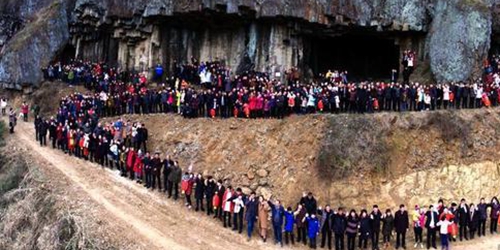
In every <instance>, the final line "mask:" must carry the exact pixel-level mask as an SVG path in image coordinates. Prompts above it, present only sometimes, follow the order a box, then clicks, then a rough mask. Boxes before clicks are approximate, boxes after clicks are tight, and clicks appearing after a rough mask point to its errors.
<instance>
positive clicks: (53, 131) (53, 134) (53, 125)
mask: <svg viewBox="0 0 500 250" xmlns="http://www.w3.org/2000/svg"><path fill="white" fill-rule="evenodd" d="M49 138H50V140H51V141H52V148H56V147H57V143H56V142H57V125H56V123H55V121H54V120H52V121H51V122H50V127H49Z"/></svg>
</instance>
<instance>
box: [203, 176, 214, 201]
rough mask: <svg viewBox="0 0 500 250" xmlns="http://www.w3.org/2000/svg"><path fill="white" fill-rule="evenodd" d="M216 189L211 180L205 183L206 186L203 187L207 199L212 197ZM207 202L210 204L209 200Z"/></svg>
mask: <svg viewBox="0 0 500 250" xmlns="http://www.w3.org/2000/svg"><path fill="white" fill-rule="evenodd" d="M216 188H217V185H216V184H215V182H214V181H213V180H209V181H207V185H205V195H206V196H207V199H209V198H212V197H214V194H215V189H216ZM209 202H212V200H210V201H209Z"/></svg>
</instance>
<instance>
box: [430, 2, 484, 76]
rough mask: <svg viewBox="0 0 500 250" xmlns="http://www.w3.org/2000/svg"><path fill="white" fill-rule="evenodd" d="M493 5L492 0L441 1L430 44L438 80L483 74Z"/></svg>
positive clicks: (434, 70) (438, 5)
mask: <svg viewBox="0 0 500 250" xmlns="http://www.w3.org/2000/svg"><path fill="white" fill-rule="evenodd" d="M491 7H492V5H491V2H490V1H489V0H484V1H482V0H474V1H472V0H448V1H437V3H436V6H435V13H434V19H433V22H432V26H431V30H430V35H429V44H428V46H429V55H430V62H431V69H432V71H433V72H434V75H435V77H436V79H437V80H446V81H457V80H467V79H468V78H469V77H470V76H471V75H474V76H480V75H481V69H482V67H481V66H482V61H483V60H484V59H486V56H487V54H488V50H489V48H490V37H491V30H492V29H491V26H492V16H491V12H490V10H491Z"/></svg>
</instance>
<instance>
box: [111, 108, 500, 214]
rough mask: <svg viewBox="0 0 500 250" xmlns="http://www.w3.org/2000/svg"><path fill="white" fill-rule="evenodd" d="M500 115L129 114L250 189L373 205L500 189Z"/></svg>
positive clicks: (196, 162) (198, 162)
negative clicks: (248, 116)
mask: <svg viewBox="0 0 500 250" xmlns="http://www.w3.org/2000/svg"><path fill="white" fill-rule="evenodd" d="M498 115H499V110H497V109H488V110H486V109H484V110H463V111H439V112H423V113H401V114H400V113H381V114H375V115H370V114H367V115H308V116H293V117H290V118H287V119H284V120H260V119H259V120H245V119H228V120H219V119H216V120H212V119H194V120H190V119H184V118H182V117H180V116H177V115H158V114H156V115H144V116H138V115H134V116H125V117H124V118H125V119H130V120H132V121H140V122H143V123H145V125H146V126H147V128H148V129H149V133H150V141H149V142H148V144H149V150H150V151H156V150H159V151H161V152H162V153H164V154H170V155H171V156H173V157H174V158H176V159H178V160H179V162H180V164H181V166H183V167H186V168H187V167H188V166H189V165H191V164H193V166H194V171H196V172H202V173H204V174H206V175H208V174H210V175H213V176H215V177H216V178H220V179H225V180H227V181H228V182H229V183H232V184H233V185H235V186H241V187H244V190H246V191H247V192H249V191H250V190H254V191H257V192H258V193H261V194H264V195H265V196H270V195H271V194H275V195H276V196H277V197H279V198H281V199H282V200H284V201H285V203H286V204H294V203H295V202H297V201H298V199H299V198H300V196H301V194H302V192H303V191H312V192H313V193H315V195H316V196H317V197H318V198H319V199H320V200H321V202H322V203H325V202H328V203H330V204H334V205H335V206H337V205H343V206H347V207H351V206H352V207H368V206H371V205H372V204H375V203H377V204H380V205H383V206H386V205H387V206H395V205H397V204H399V203H406V204H413V203H415V204H417V203H419V204H429V203H431V202H432V203H434V202H436V201H437V199H438V198H444V199H454V200H456V199H459V198H461V197H465V198H467V199H468V200H471V201H475V200H478V199H479V198H480V197H482V196H485V197H490V196H492V195H497V194H498V189H497V187H496V183H497V182H498V180H499V179H500V172H499V171H498V166H500V165H499V163H498V162H499V161H498V157H499V152H500V151H499V149H500V147H499V143H498V138H500V120H499V119H498ZM108 120H109V119H108ZM479 187H481V188H479Z"/></svg>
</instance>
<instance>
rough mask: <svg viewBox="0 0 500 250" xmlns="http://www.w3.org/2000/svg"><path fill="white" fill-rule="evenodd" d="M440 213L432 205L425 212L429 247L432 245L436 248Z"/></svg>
mask: <svg viewBox="0 0 500 250" xmlns="http://www.w3.org/2000/svg"><path fill="white" fill-rule="evenodd" d="M438 216H439V215H438V213H437V211H435V209H434V206H433V205H430V206H429V210H428V211H427V212H426V213H425V228H427V249H430V248H431V247H432V248H434V249H436V232H437V223H438V221H439V218H438Z"/></svg>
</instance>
